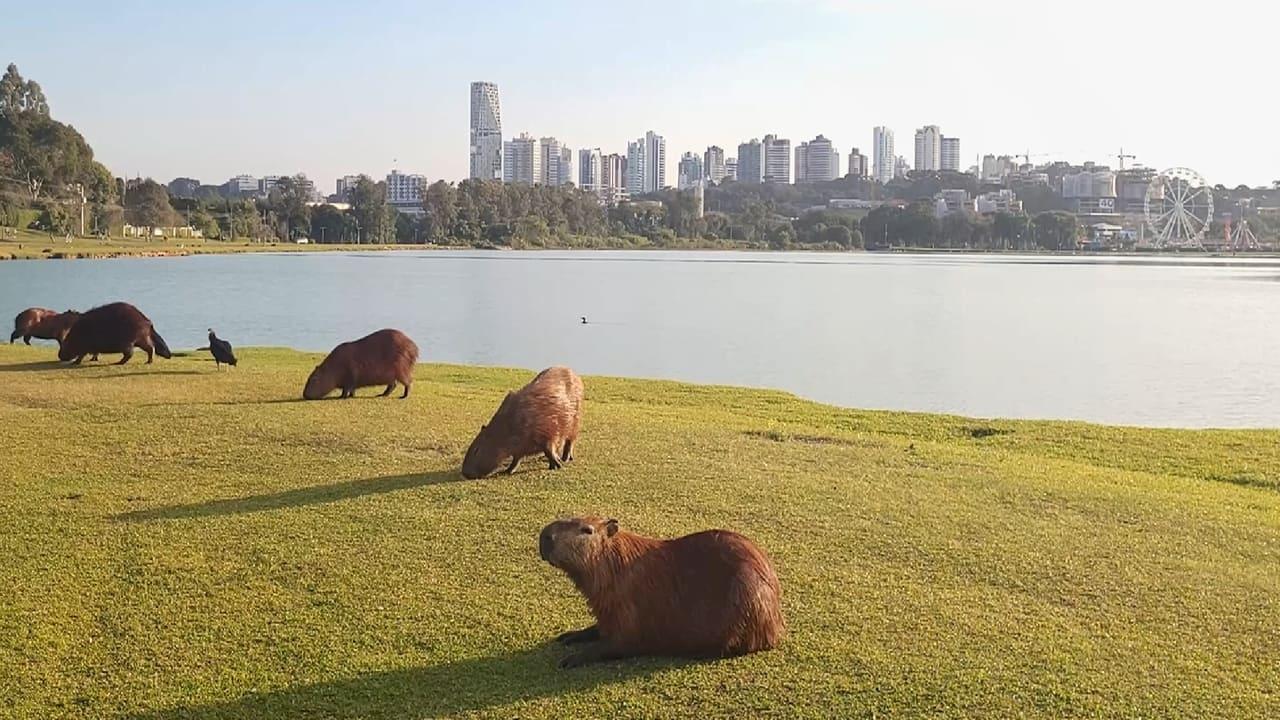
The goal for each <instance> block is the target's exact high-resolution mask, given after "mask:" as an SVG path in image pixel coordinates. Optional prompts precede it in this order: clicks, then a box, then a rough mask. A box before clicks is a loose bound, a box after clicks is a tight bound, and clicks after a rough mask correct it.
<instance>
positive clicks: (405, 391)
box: [400, 382, 413, 400]
mask: <svg viewBox="0 0 1280 720" xmlns="http://www.w3.org/2000/svg"><path fill="white" fill-rule="evenodd" d="M412 384H413V383H412V382H406V383H405V384H404V392H402V393H400V399H401V400H403V399H405V398H407V397H409V386H410V385H412Z"/></svg>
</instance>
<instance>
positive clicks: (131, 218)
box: [124, 178, 181, 227]
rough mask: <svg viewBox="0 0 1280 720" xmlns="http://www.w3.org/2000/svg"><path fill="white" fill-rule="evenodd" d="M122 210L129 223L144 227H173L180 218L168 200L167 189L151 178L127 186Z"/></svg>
mask: <svg viewBox="0 0 1280 720" xmlns="http://www.w3.org/2000/svg"><path fill="white" fill-rule="evenodd" d="M124 211H125V219H126V220H128V222H129V224H131V225H141V226H145V227H173V226H175V225H177V224H178V222H179V220H180V219H181V218H180V217H179V215H178V212H177V211H176V210H174V209H173V205H172V204H170V202H169V191H168V190H166V189H165V188H164V186H163V185H161V184H160V183H157V182H156V181H154V180H152V179H151V178H147V179H146V180H143V181H142V182H140V183H138V184H136V185H134V186H133V187H131V188H129V190H128V191H127V192H126V193H125V196H124Z"/></svg>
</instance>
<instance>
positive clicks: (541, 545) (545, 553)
mask: <svg viewBox="0 0 1280 720" xmlns="http://www.w3.org/2000/svg"><path fill="white" fill-rule="evenodd" d="M538 554H539V555H541V556H542V559H543V560H550V559H551V558H550V555H551V533H549V532H547V531H546V530H543V531H542V534H541V535H539V536H538Z"/></svg>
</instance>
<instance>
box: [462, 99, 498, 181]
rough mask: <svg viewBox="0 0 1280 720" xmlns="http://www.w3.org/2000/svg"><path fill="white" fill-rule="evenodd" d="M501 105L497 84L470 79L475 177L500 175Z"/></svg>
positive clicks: (485, 177) (490, 178)
mask: <svg viewBox="0 0 1280 720" xmlns="http://www.w3.org/2000/svg"><path fill="white" fill-rule="evenodd" d="M504 154H505V153H504V148H503V143H502V109H501V107H500V106H499V104H498V86H497V85H496V84H494V83H490V82H473V83H471V175H470V177H471V178H473V179H476V180H501V179H503V178H504V175H503V172H502V167H503V160H504V158H503V155H504Z"/></svg>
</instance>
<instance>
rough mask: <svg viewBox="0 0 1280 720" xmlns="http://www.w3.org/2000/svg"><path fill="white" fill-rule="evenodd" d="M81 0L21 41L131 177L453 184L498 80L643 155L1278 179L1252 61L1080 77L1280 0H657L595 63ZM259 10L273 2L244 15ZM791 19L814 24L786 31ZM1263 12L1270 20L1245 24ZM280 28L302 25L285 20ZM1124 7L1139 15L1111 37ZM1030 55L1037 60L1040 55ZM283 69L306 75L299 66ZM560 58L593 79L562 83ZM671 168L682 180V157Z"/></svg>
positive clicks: (543, 116)
mask: <svg viewBox="0 0 1280 720" xmlns="http://www.w3.org/2000/svg"><path fill="white" fill-rule="evenodd" d="M68 5H70V6H71V7H67V6H59V8H56V9H55V8H51V7H50V8H46V7H39V6H38V7H34V8H32V9H31V10H30V11H29V12H24V13H22V14H21V15H20V16H18V17H15V18H10V21H11V27H10V32H9V33H8V34H7V37H8V38H9V39H8V40H7V41H6V48H7V49H8V50H9V53H8V56H7V57H6V58H4V60H6V61H12V62H15V63H17V64H18V66H19V68H20V69H21V70H22V71H23V73H24V75H26V76H27V77H30V78H33V79H35V80H36V81H38V82H40V83H41V85H42V86H44V88H45V90H46V92H47V93H48V95H49V98H50V101H51V105H52V108H53V111H54V114H55V116H56V117H58V118H60V119H62V120H64V121H66V122H69V123H71V124H73V125H75V126H76V127H77V129H79V130H80V131H81V132H83V133H84V134H85V136H86V138H88V140H89V142H90V143H91V144H92V146H93V147H94V149H95V151H96V153H97V155H98V157H99V158H100V159H101V160H102V161H103V162H104V163H105V164H106V165H107V166H108V167H109V168H110V169H111V170H112V172H113V173H114V174H116V175H119V176H124V177H133V176H135V175H141V176H150V177H154V178H156V179H158V180H164V179H166V178H171V177H180V176H188V177H197V178H200V179H202V180H204V181H205V182H210V183H216V182H221V181H224V180H225V179H226V178H230V177H233V176H235V175H237V174H242V173H248V174H254V175H258V176H262V175H266V174H270V173H279V172H305V173H307V175H308V176H309V177H311V178H312V179H314V180H315V181H316V183H317V185H319V186H320V187H332V186H333V181H334V180H335V179H336V178H338V177H341V176H343V175H347V174H350V173H354V172H364V173H368V174H370V175H371V176H374V177H378V176H380V175H381V174H382V173H383V172H384V169H385V168H387V167H391V166H393V165H397V166H399V167H401V168H405V169H406V170H408V171H411V172H415V173H421V174H424V175H426V176H427V177H428V178H429V179H430V180H432V181H434V180H438V179H446V180H451V181H456V180H460V179H462V178H465V177H467V176H468V175H469V160H468V158H467V157H466V156H465V155H464V154H463V153H461V152H460V151H459V148H460V146H461V145H462V144H463V143H466V142H468V133H469V129H468V126H467V125H468V124H467V120H465V119H464V116H465V115H466V114H467V109H466V103H467V100H466V99H464V93H465V92H467V91H466V88H468V87H469V84H470V83H471V82H472V81H475V80H479V79H482V80H487V81H491V82H494V83H496V84H497V85H498V87H499V88H501V93H502V100H501V106H502V115H503V117H502V127H503V135H504V136H505V137H506V138H510V137H512V136H514V135H515V134H516V132H513V131H518V130H520V129H528V130H529V131H530V132H531V133H536V134H537V135H539V136H542V135H547V136H554V137H557V138H560V139H562V141H563V142H564V143H565V144H566V145H567V146H568V147H571V148H575V149H576V148H583V147H599V148H601V149H602V150H603V151H604V152H607V153H618V152H625V147H626V142H627V141H628V139H633V138H634V137H636V136H637V134H638V133H641V132H643V131H644V130H646V129H649V128H652V129H654V130H655V131H657V132H659V133H661V134H663V135H664V136H665V138H666V143H667V145H668V152H670V153H671V155H672V157H673V158H678V157H680V155H681V154H683V153H684V152H701V151H703V150H705V148H706V147H708V146H712V145H716V146H720V147H723V148H726V149H728V148H735V147H737V145H738V143H740V142H742V141H744V140H748V139H750V138H752V137H761V134H762V133H764V132H771V133H774V134H776V135H777V136H778V137H781V138H788V139H790V140H791V141H792V142H793V143H797V142H799V141H801V140H802V139H804V138H812V137H815V136H816V135H818V134H824V135H825V136H827V137H829V138H831V140H832V142H833V143H834V144H835V145H836V147H837V148H839V149H841V150H842V151H844V150H846V149H848V148H852V147H862V148H872V147H873V143H872V139H871V128H872V127H875V126H885V127H888V128H890V129H892V130H893V131H894V132H895V134H896V135H897V136H898V138H899V142H898V153H899V154H906V155H908V156H909V155H910V154H911V153H910V148H908V147H906V142H908V141H909V138H910V137H911V133H912V131H913V130H914V129H915V128H918V127H921V126H923V125H925V124H937V125H939V126H940V127H942V128H943V129H944V131H945V132H946V133H947V135H948V136H951V135H954V136H955V137H959V138H963V140H964V142H963V147H962V151H963V155H962V156H961V159H960V166H961V169H962V170H964V169H967V168H969V167H970V166H972V165H974V164H975V163H976V162H977V161H978V158H979V157H980V156H982V155H987V154H993V155H997V156H998V155H1020V154H1022V153H1024V152H1030V153H1031V154H1032V155H1033V156H1034V157H1033V160H1035V161H1044V160H1053V159H1061V160H1068V161H1071V162H1075V163H1079V162H1084V161H1088V160H1092V161H1096V162H1099V163H1106V162H1110V161H1111V160H1114V158H1109V157H1108V156H1109V155H1114V154H1115V153H1116V152H1118V151H1119V148H1120V147H1124V148H1126V150H1127V151H1129V152H1132V153H1134V154H1136V155H1137V156H1138V157H1137V159H1136V162H1138V163H1141V164H1143V165H1145V166H1148V167H1153V168H1157V169H1162V168H1165V167H1170V166H1175V165H1185V166H1189V167H1193V168H1195V169H1197V170H1199V171H1200V172H1201V173H1202V174H1203V175H1205V176H1206V178H1208V179H1209V181H1210V182H1213V183H1218V182H1221V183H1224V184H1228V185H1235V184H1239V183H1245V184H1248V185H1255V186H1256V185H1265V184H1269V183H1270V182H1271V181H1273V180H1276V179H1278V178H1280V142H1261V143H1260V142H1258V141H1257V133H1256V130H1255V129H1254V126H1255V125H1256V122H1257V120H1256V118H1257V117H1258V116H1257V115H1256V114H1242V113H1233V112H1230V111H1228V110H1227V109H1226V108H1228V107H1230V106H1231V105H1232V104H1231V103H1230V102H1228V100H1229V99H1230V98H1235V97H1253V96H1256V92H1250V91H1251V90H1253V88H1255V87H1256V82H1255V81H1254V80H1251V79H1250V78H1251V77H1252V75H1253V74H1252V73H1249V72H1243V71H1242V72H1239V73H1225V72H1218V71H1214V70H1211V69H1210V68H1209V67H1208V66H1209V65H1211V64H1210V63H1203V64H1201V65H1204V66H1205V67H1201V65H1197V64H1194V63H1191V64H1188V65H1187V66H1186V68H1185V69H1184V70H1185V73H1186V74H1187V76H1188V79H1187V80H1186V83H1187V84H1188V85H1190V86H1200V87H1206V88H1207V92H1206V94H1205V95H1204V96H1203V98H1202V99H1203V100H1205V102H1196V103H1190V102H1188V103H1182V104H1177V105H1176V106H1175V107H1173V108H1171V109H1167V110H1164V111H1153V110H1151V109H1150V107H1151V105H1152V103H1151V98H1149V97H1146V96H1145V95H1144V96H1142V97H1137V96H1135V95H1134V94H1133V93H1117V96H1116V97H1115V98H1110V99H1104V98H1105V96H1106V93H1105V92H1102V93H1101V94H1100V95H1092V96H1089V97H1087V98H1086V97H1084V96H1081V95H1073V94H1072V93H1070V92H1066V93H1065V94H1064V90H1063V87H1064V82H1063V81H1064V80H1073V81H1074V80H1079V79H1082V78H1089V79H1090V80H1091V82H1093V83H1095V84H1096V83H1097V82H1101V83H1102V85H1103V86H1104V87H1103V90H1105V89H1106V86H1109V85H1112V84H1118V85H1117V86H1116V89H1120V85H1123V83H1124V81H1122V80H1121V78H1122V77H1124V75H1123V74H1121V73H1118V72H1117V67H1116V65H1117V63H1119V62H1121V61H1122V60H1124V58H1127V57H1131V56H1132V50H1133V48H1134V46H1135V44H1136V46H1137V47H1139V48H1146V49H1147V50H1149V51H1154V50H1155V49H1156V48H1159V47H1168V46H1170V45H1182V44H1194V45H1202V46H1205V45H1207V46H1208V47H1210V48H1211V49H1212V48H1225V47H1227V46H1228V43H1229V45H1230V47H1231V48H1232V50H1233V51H1234V52H1235V55H1233V56H1232V58H1233V61H1234V62H1239V63H1240V67H1241V68H1243V69H1248V68H1250V67H1254V66H1262V67H1265V66H1266V65H1265V64H1264V63H1268V62H1270V58H1269V57H1268V56H1267V53H1266V51H1265V48H1266V47H1268V46H1267V45H1266V43H1265V40H1266V38H1265V34H1264V28H1265V27H1266V26H1268V25H1270V24H1271V23H1270V22H1268V21H1269V20H1276V19H1280V10H1277V9H1274V8H1270V7H1255V6H1254V5H1252V4H1248V3H1244V2H1238V1H1237V0H1225V6H1223V7H1222V8H1220V12H1218V11H1215V13H1214V14H1213V15H1212V16H1211V17H1209V18H1202V19H1195V20H1192V19H1190V18H1191V16H1190V15H1183V14H1178V13H1164V14H1160V16H1159V17H1152V14H1151V13H1149V12H1145V11H1144V10H1143V9H1142V8H1140V7H1129V6H1128V5H1126V4H1125V3H1109V4H1105V5H1104V4H1102V3H1101V2H1097V1H1096V0H1083V3H1082V5H1081V7H1080V8H1077V10H1078V12H1072V13H1069V14H1066V16H1064V17H1063V18H1061V22H1062V24H1063V27H1061V28H1059V29H1058V30H1057V31H1055V37H1070V36H1073V35H1075V36H1079V37H1096V38H1098V39H1100V40H1105V41H1106V42H1107V43H1110V50H1111V51H1110V52H1108V51H1103V52H1098V51H1096V48H1094V47H1088V48H1087V49H1085V48H1077V47H1076V46H1074V45H1067V44H1065V43H1064V44H1062V45H1061V46H1059V47H1050V48H1044V47H1043V46H1042V45H1040V44H1037V42H1036V41H1035V38H1033V37H1030V35H1031V33H1030V32H1029V31H1027V30H1026V28H1025V27H1024V26H1025V23H1023V22H1021V17H1020V16H1021V14H1022V13H1021V12H1020V11H1019V10H1018V8H1017V6H1014V5H1012V4H1010V3H1005V2H996V3H993V4H988V5H984V6H982V7H978V8H969V9H966V10H963V11H962V10H961V9H959V8H951V7H949V6H946V5H944V4H941V3H936V2H932V1H931V0H916V1H915V2H904V3H901V4H897V5H893V6H885V5H881V4H876V3H869V2H841V1H840V0H752V1H751V2H749V3H747V4H746V5H742V4H739V3H728V2H721V1H712V2H707V3H701V4H678V3H673V2H671V3H669V2H665V1H660V2H657V3H655V5H654V7H653V10H654V12H655V13H657V14H660V15H662V16H663V17H665V18H666V19H667V20H669V22H668V23H666V24H664V25H663V29H662V32H661V34H660V37H661V39H660V42H659V44H658V47H659V48H660V49H661V50H663V52H659V53H656V54H655V53H652V52H650V51H649V49H645V50H644V51H643V52H642V51H641V50H640V49H637V48H631V49H629V48H626V47H622V48H620V49H619V51H618V52H617V53H616V54H615V55H613V56H611V57H610V59H609V60H608V61H607V62H601V63H593V64H583V63H579V62H575V61H574V59H573V51H572V48H569V47H555V46H547V45H545V44H540V43H538V42H537V37H538V33H528V32H526V33H516V32H515V31H513V30H510V29H506V28H504V27H497V28H494V29H492V30H493V32H494V33H495V36H494V37H492V38H490V37H485V38H483V42H481V38H480V33H481V30H480V29H479V28H481V27H485V28H488V25H485V24H483V23H480V22H479V21H478V20H479V19H480V18H481V17H483V15H482V10H481V9H479V8H473V7H469V6H466V5H463V4H461V3H449V2H438V3H432V4H429V5H425V6H418V5H401V4H394V5H393V4H389V3H382V4H377V3H375V4H374V5H372V6H369V7H362V8H354V7H352V6H349V5H342V4H338V3H332V4H329V3H318V6H317V7H316V8H314V10H315V11H314V12H307V13H302V12H299V11H298V10H297V9H296V8H292V9H291V8H287V7H266V6H261V5H248V4H244V5H241V4H237V3H235V2H231V3H226V4H221V5H219V6H217V7H205V8H196V9H194V10H192V11H191V13H187V12H186V11H184V13H182V14H178V13H153V12H151V11H150V10H148V9H147V8H145V7H128V6H126V7H122V8H112V9H110V10H109V11H108V10H107V9H104V8H101V7H98V6H97V5H94V4H91V3H87V2H71V3H69V4H68ZM250 7H252V8H253V10H254V12H255V13H257V14H256V15H255V18H256V19H255V22H254V23H245V22H243V19H244V17H245V12H246V11H247V9H248V8H250ZM1232 8H1236V11H1233V10H1232ZM509 11H510V13H511V14H512V16H513V17H512V18H509V20H511V22H506V21H504V23H502V24H501V25H503V26H508V25H509V26H510V27H517V26H521V22H525V25H524V27H528V26H529V24H530V23H532V26H533V27H535V28H539V29H548V28H554V27H558V26H560V25H563V24H565V23H572V24H573V25H574V26H587V25H589V26H592V27H593V28H595V29H596V30H598V31H599V32H601V33H608V32H611V31H625V29H626V28H627V27H628V23H629V19H628V17H627V15H626V13H625V11H624V10H622V9H618V8H611V7H599V6H595V5H592V4H589V3H578V2H563V3H551V4H550V5H549V6H546V7H540V8H536V9H535V8H522V7H517V8H510V9H509ZM192 14H194V17H192ZM1219 16H1221V17H1219ZM388 17H395V19H396V21H395V22H387V18H388ZM779 17H785V18H788V19H791V20H794V21H797V23H796V25H797V27H800V28H802V29H801V30H799V31H797V32H794V33H777V32H776V27H775V23H776V20H777V19H778V18H779ZM1090 17H1093V18H1094V19H1093V20H1089V18H1090ZM1099 17H1106V18H1107V20H1106V22H1105V23H1103V22H1101V21H1100V20H1097V18H1099ZM1241 17H1249V18H1252V20H1251V21H1250V22H1245V23H1241V22H1238V19H1239V18H1241ZM517 20H519V21H521V22H516V21H517ZM802 20H811V21H812V22H803V23H801V22H799V21H802ZM68 23H70V24H71V25H73V27H72V28H71V29H68V28H67V27H66V25H67V24H68ZM191 26H199V27H201V29H202V31H203V32H205V33H207V34H208V35H209V36H210V37H213V38H217V39H218V43H217V44H216V50H217V52H218V53H220V57H219V58H218V59H217V60H216V61H210V62H207V63H194V62H190V61H184V62H183V65H182V72H161V70H162V69H163V68H165V67H167V66H166V63H170V64H171V63H172V60H171V59H172V58H178V57H182V56H183V55H184V54H185V53H187V52H188V51H189V40H188V39H187V38H189V36H190V34H189V32H186V31H185V30H184V28H189V27H191ZM272 26H280V27H290V28H291V31H290V33H287V34H286V35H284V36H282V35H281V34H280V33H270V32H267V31H266V29H265V28H267V27H272ZM141 27H145V28H147V31H148V32H147V41H146V42H143V43H125V44H122V45H120V46H118V47H116V48H115V49H114V50H113V53H112V61H111V63H109V65H110V68H111V71H110V72H103V73H86V72H84V68H86V67H94V66H95V64H97V63H100V57H99V49H98V48H95V47H94V44H93V43H84V44H79V45H70V46H68V45H67V44H66V43H65V42H61V41H60V39H61V38H64V37H66V36H67V35H68V33H71V34H81V35H83V36H85V37H104V36H121V35H127V34H128V32H130V30H129V28H133V29H134V31H136V29H137V28H141ZM705 27H714V28H717V30H718V31H719V32H720V33H723V34H726V35H732V36H734V37H736V38H737V39H738V42H736V43H735V47H737V48H739V50H738V51H737V52H736V53H735V54H734V55H733V57H732V58H725V57H723V54H719V53H704V54H689V53H685V52H678V50H679V49H680V48H682V47H685V45H686V43H687V42H689V41H691V40H692V39H694V38H695V37H697V36H698V35H699V33H700V32H701V28H705ZM886 27H889V28H893V27H900V28H912V32H913V38H916V39H918V40H920V41H922V42H923V43H924V48H925V49H924V50H918V49H914V48H915V46H914V45H913V50H912V53H911V54H913V55H918V56H919V57H918V58H908V59H903V60H893V61H891V60H889V57H891V56H896V55H897V53H896V52H895V51H896V49H897V48H898V45H899V44H900V43H895V42H894V41H893V36H895V35H900V34H901V33H895V32H885V31H884V30H885V28H886ZM1117 27H1120V28H1124V30H1125V32H1124V34H1123V35H1122V36H1121V37H1118V38H1115V39H1114V40H1112V39H1110V38H1111V35H1110V33H1111V32H1112V30H1113V29H1114V28H1117ZM484 32H486V33H488V32H489V29H486V30H485V31H484ZM904 32H905V30H904ZM915 33H919V35H916V34H915ZM997 37H1000V38H1004V39H1002V40H1001V41H999V42H996V41H995V40H994V39H995V38H997ZM1021 39H1025V41H1026V42H1025V43H1022V42H1020V40H1021ZM851 48H852V49H851ZM951 57H956V58H962V59H963V60H964V63H963V64H964V67H966V68H968V71H967V72H957V73H956V74H955V81H954V82H948V83H938V82H936V81H934V80H933V79H931V78H933V77H934V76H935V75H936V72H913V71H914V70H920V69H922V70H934V71H936V70H937V69H940V68H942V67H949V66H950V65H949V61H948V58H951ZM1028 57H1031V58H1034V60H1035V62H1025V60H1026V59H1027V58H1028ZM778 58H788V59H787V60H786V61H780V60H779V59H778ZM281 67H289V68H291V69H292V71H293V72H292V74H291V75H289V76H287V77H281V76H280V73H279V72H278V69H279V68H281ZM267 68H271V69H272V71H271V72H267V71H266V69H267ZM552 74H553V75H554V76H555V77H556V78H557V82H558V84H559V85H560V86H562V87H566V88H573V91H571V92H561V93H556V94H555V96H554V98H551V97H548V96H547V94H546V93H545V84H546V78H547V77H548V76H549V75H552ZM850 77H851V78H853V79H854V80H855V81H856V88H857V91H856V92H853V93H848V94H847V95H848V96H847V97H845V96H843V95H842V94H837V96H835V97H830V96H828V95H826V94H823V93H821V92H817V91H816V89H817V88H821V87H830V86H836V85H842V84H844V83H846V82H847V80H848V78H850ZM997 77H998V78H999V81H998V82H997V81H996V80H995V78H997ZM918 78H930V79H928V80H925V79H918ZM1065 84H1066V85H1070V84H1071V83H1065ZM764 85H767V86H770V87H773V88H775V90H776V92H775V94H774V95H771V96H770V97H769V99H768V101H767V102H766V101H764V100H762V99H761V96H760V95H759V94H758V93H757V92H755V88H758V87H761V86H764ZM1215 98H1222V99H1223V102H1213V100H1214V99H1215ZM1081 100H1089V101H1088V102H1081ZM995 108H1000V110H999V111H996V110H995ZM1263 109H1264V110H1265V108H1263ZM192 138H199V141H198V142H195V141H193V140H192ZM504 139H505V138H504ZM903 150H907V152H906V153H903V152H902V151H903ZM726 154H728V153H726ZM872 157H873V155H872ZM397 160H398V162H396V161H397ZM666 181H667V184H670V185H673V184H674V177H673V176H672V173H671V172H670V171H669V172H668V176H667V178H666Z"/></svg>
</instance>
